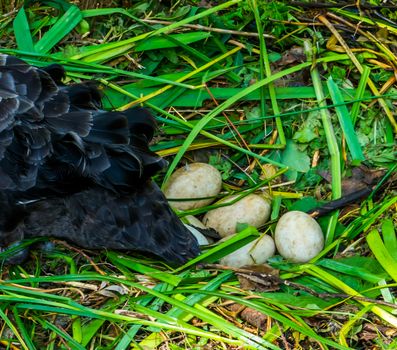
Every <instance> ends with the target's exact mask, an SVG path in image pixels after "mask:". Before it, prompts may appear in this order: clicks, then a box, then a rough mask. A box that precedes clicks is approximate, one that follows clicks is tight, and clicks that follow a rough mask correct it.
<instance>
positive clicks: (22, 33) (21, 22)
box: [13, 7, 35, 52]
mask: <svg viewBox="0 0 397 350" xmlns="http://www.w3.org/2000/svg"><path fill="white" fill-rule="evenodd" d="M13 27H14V35H15V40H16V42H17V47H18V49H19V50H22V51H30V52H34V51H35V49H34V46H33V39H32V35H31V34H30V28H29V23H28V19H27V18H26V12H25V8H24V7H21V9H20V10H19V11H18V14H17V16H16V17H15V19H14V22H13Z"/></svg>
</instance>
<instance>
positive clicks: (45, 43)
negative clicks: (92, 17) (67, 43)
mask: <svg viewBox="0 0 397 350" xmlns="http://www.w3.org/2000/svg"><path fill="white" fill-rule="evenodd" d="M82 19H83V16H82V15H81V12H80V9H79V8H78V7H77V6H74V5H72V6H70V7H69V9H68V10H67V11H66V12H65V13H64V14H63V16H62V17H61V18H60V19H59V20H58V21H57V22H56V23H55V24H54V26H53V27H52V28H51V29H50V30H49V31H48V32H47V33H45V34H44V35H43V37H42V38H41V40H40V41H39V42H37V43H36V45H35V46H34V48H35V50H36V52H40V53H47V52H48V51H50V50H51V49H52V48H53V47H54V46H55V45H56V44H57V43H59V42H60V41H61V40H62V39H63V38H64V37H65V36H66V35H67V34H69V33H70V32H71V31H72V30H73V29H74V28H75V27H76V26H77V25H78V24H79V23H80V21H81V20H82Z"/></svg>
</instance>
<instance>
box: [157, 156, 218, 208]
mask: <svg viewBox="0 0 397 350" xmlns="http://www.w3.org/2000/svg"><path fill="white" fill-rule="evenodd" d="M221 188H222V176H221V174H220V172H219V171H218V169H216V168H214V167H213V166H212V165H209V164H205V163H191V164H187V165H185V166H184V167H182V168H179V169H178V170H176V171H175V172H174V173H173V174H172V175H171V177H170V178H169V180H168V181H167V183H166V185H165V188H164V194H165V196H166V197H167V198H169V199H178V198H180V199H183V198H189V199H191V200H187V201H172V200H170V205H171V206H172V207H174V208H176V209H179V210H189V209H196V208H201V207H204V206H206V205H208V204H210V203H212V202H213V201H214V199H213V198H208V199H202V200H197V199H195V198H203V197H215V196H217V195H218V194H219V192H220V190H221Z"/></svg>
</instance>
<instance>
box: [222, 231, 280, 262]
mask: <svg viewBox="0 0 397 350" xmlns="http://www.w3.org/2000/svg"><path fill="white" fill-rule="evenodd" d="M275 251H276V247H275V245H274V241H273V238H272V237H271V236H269V235H263V236H262V237H259V238H257V239H256V240H254V241H252V242H250V243H248V244H247V245H245V246H244V247H241V248H240V249H237V250H236V251H234V252H233V253H231V254H229V255H227V256H225V257H224V258H222V259H221V260H220V263H221V264H222V265H227V266H233V267H242V266H246V265H255V264H264V263H265V262H266V261H267V260H268V259H269V258H271V257H272V256H273V255H274V253H275Z"/></svg>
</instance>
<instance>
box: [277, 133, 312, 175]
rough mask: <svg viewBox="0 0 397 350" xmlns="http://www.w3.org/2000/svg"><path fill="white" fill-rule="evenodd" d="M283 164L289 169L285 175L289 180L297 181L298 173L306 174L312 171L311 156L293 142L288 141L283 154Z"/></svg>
mask: <svg viewBox="0 0 397 350" xmlns="http://www.w3.org/2000/svg"><path fill="white" fill-rule="evenodd" d="M281 163H283V164H284V165H285V166H287V167H288V168H289V170H288V171H287V172H286V173H285V175H286V176H287V178H288V179H289V180H295V179H296V177H297V176H298V172H302V173H306V172H307V171H309V169H310V158H309V156H308V155H307V153H306V152H304V151H300V150H299V148H298V146H297V144H296V143H295V142H294V141H292V140H287V144H286V147H285V149H284V151H283V152H282V154H281Z"/></svg>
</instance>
